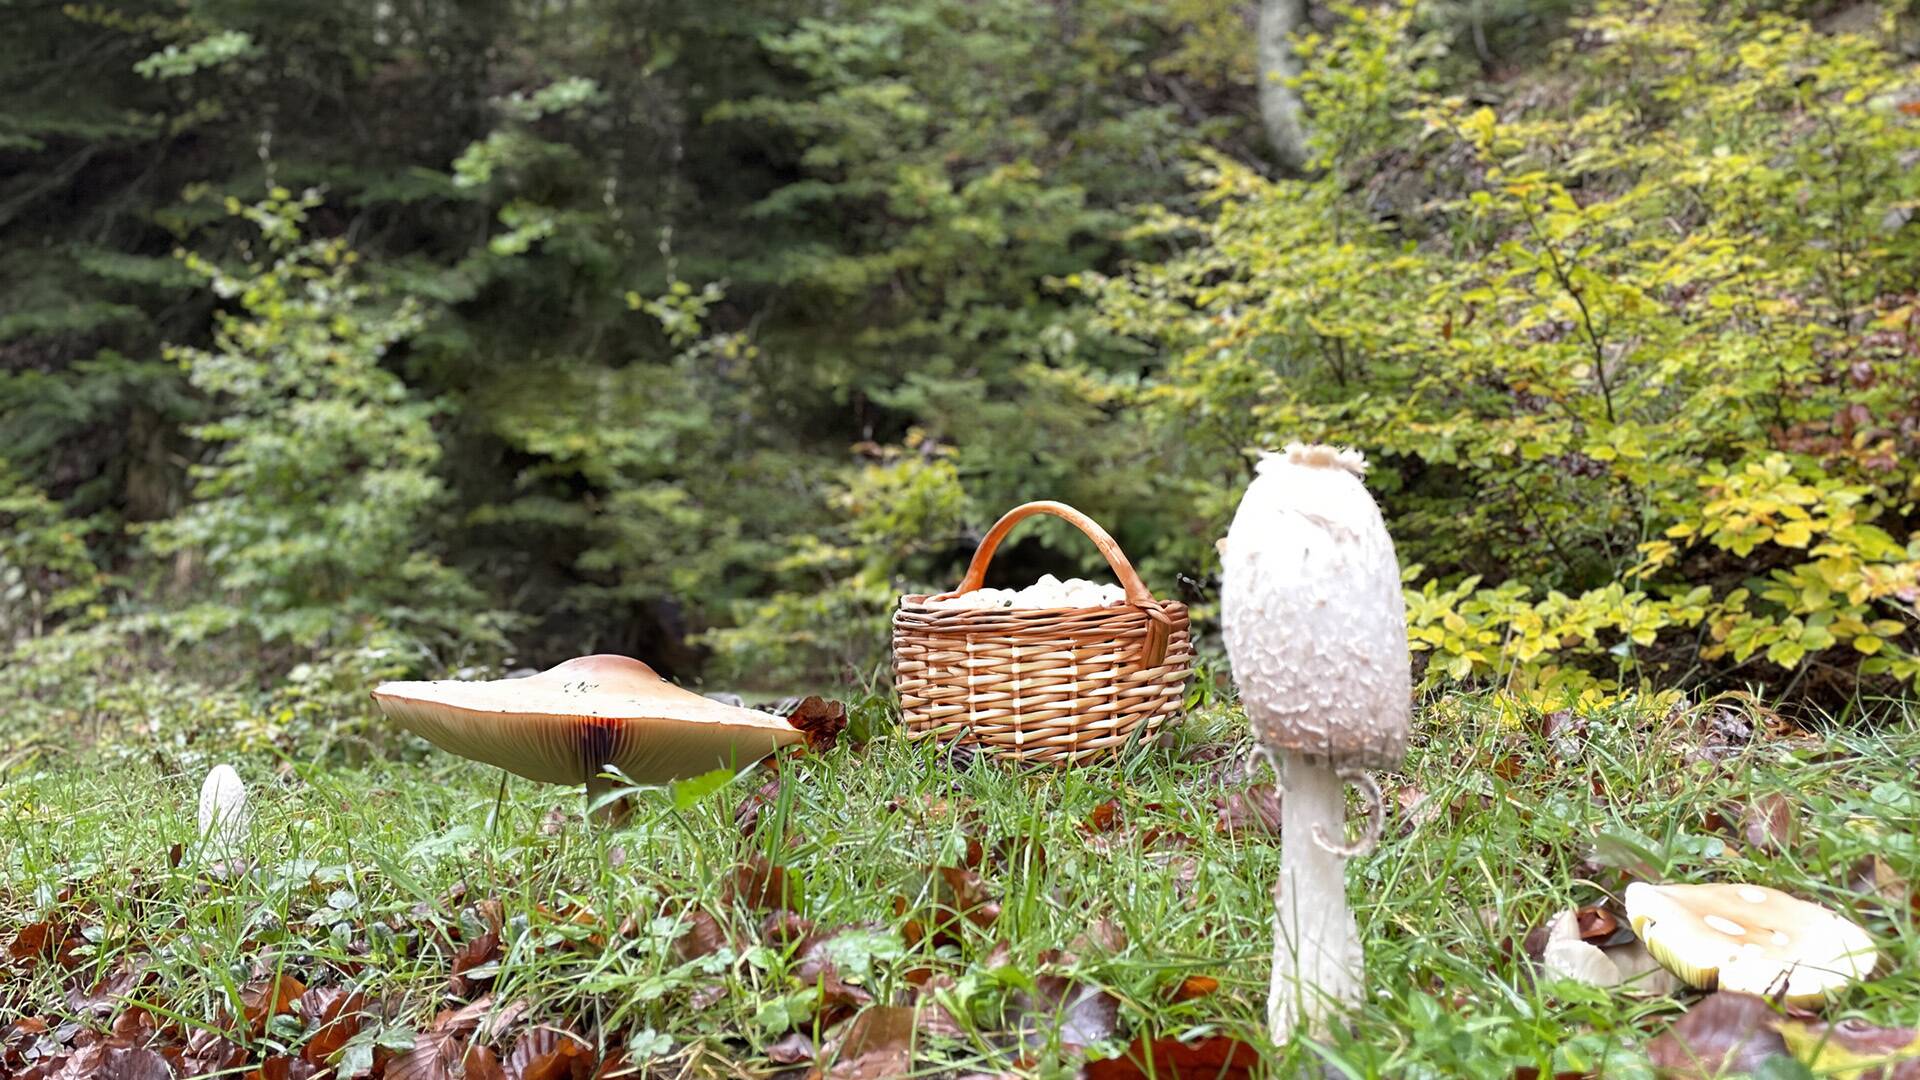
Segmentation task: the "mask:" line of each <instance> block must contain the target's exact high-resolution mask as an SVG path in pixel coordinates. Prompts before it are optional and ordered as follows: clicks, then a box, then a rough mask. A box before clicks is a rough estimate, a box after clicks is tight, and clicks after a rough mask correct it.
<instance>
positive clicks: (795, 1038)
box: [767, 1031, 816, 1065]
mask: <svg viewBox="0 0 1920 1080" xmlns="http://www.w3.org/2000/svg"><path fill="white" fill-rule="evenodd" d="M815 1053H816V1051H815V1050H814V1047H813V1040H812V1039H809V1038H807V1036H806V1035H805V1034H804V1033H802V1032H798V1031H791V1032H788V1033H787V1034H786V1036H785V1037H783V1038H782V1039H781V1040H780V1041H779V1042H776V1043H774V1044H773V1045H772V1046H769V1047H767V1060H768V1061H771V1062H773V1063H774V1064H775V1065H798V1064H800V1063H802V1062H806V1061H812V1060H813V1059H814V1056H815Z"/></svg>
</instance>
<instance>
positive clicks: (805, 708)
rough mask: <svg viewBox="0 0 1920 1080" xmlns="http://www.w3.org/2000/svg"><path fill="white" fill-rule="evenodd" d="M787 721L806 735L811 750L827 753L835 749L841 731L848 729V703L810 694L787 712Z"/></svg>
mask: <svg viewBox="0 0 1920 1080" xmlns="http://www.w3.org/2000/svg"><path fill="white" fill-rule="evenodd" d="M787 723H789V724H792V725H793V726H794V727H796V728H799V729H800V731H801V733H802V734H804V735H806V737H807V749H808V750H809V751H812V752H813V753H816V754H820V753H825V752H826V751H828V750H831V749H833V747H834V744H836V743H837V742H839V741H840V733H841V732H843V731H845V730H846V729H847V703H846V702H844V701H829V700H827V699H826V698H822V697H820V696H818V695H813V696H809V697H807V698H806V699H804V700H803V701H801V702H800V704H799V705H796V706H794V709H793V711H792V712H791V713H788V714H787Z"/></svg>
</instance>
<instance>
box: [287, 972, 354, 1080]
mask: <svg viewBox="0 0 1920 1080" xmlns="http://www.w3.org/2000/svg"><path fill="white" fill-rule="evenodd" d="M294 1006H295V1011H296V1012H298V1013H299V1014H300V1015H301V1016H303V1017H305V1018H306V1020H307V1023H308V1025H309V1026H313V1025H318V1026H317V1027H316V1028H315V1030H314V1032H313V1034H312V1035H311V1036H309V1037H308V1039H307V1045H306V1046H304V1047H302V1048H301V1050H300V1056H301V1058H303V1059H305V1060H307V1061H310V1062H312V1063H313V1064H315V1065H324V1064H326V1063H327V1062H328V1061H331V1060H332V1059H333V1056H334V1055H335V1054H337V1053H339V1052H340V1050H341V1048H343V1047H345V1046H346V1045H347V1043H349V1042H351V1041H353V1037H354V1036H355V1035H358V1034H360V1027H361V1025H362V1023H363V1022H364V1020H365V1019H366V1017H365V1011H366V1007H367V999H366V995H364V994H361V993H358V992H348V991H345V990H338V989H323V990H309V991H307V992H306V993H305V994H303V995H301V997H300V1000H299V1001H297V1002H295V1003H294Z"/></svg>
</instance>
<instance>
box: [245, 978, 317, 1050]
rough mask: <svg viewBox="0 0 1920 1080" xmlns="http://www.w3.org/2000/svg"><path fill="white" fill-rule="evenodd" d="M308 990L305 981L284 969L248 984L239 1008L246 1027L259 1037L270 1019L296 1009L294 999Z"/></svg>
mask: <svg viewBox="0 0 1920 1080" xmlns="http://www.w3.org/2000/svg"><path fill="white" fill-rule="evenodd" d="M306 992H307V987H306V984H305V983H302V982H301V981H300V980H299V979H296V978H294V977H293V976H291V975H287V974H284V973H283V974H280V975H275V976H273V977H272V978H270V979H267V980H266V981H264V982H257V983H250V984H248V985H247V986H246V987H244V988H243V989H242V990H241V991H240V1008H241V1013H242V1017H243V1018H244V1019H245V1021H246V1025H247V1031H248V1032H250V1033H251V1034H252V1035H253V1037H254V1038H259V1037H260V1033H261V1032H263V1031H265V1030H266V1029H267V1021H268V1020H271V1019H272V1018H274V1017H276V1016H285V1015H287V1014H289V1013H291V1012H293V1003H294V1002H295V1001H298V1000H299V999H300V995H302V994H304V993H306Z"/></svg>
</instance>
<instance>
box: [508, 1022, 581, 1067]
mask: <svg viewBox="0 0 1920 1080" xmlns="http://www.w3.org/2000/svg"><path fill="white" fill-rule="evenodd" d="M597 1064H599V1062H598V1061H597V1060H596V1059H595V1057H594V1053H593V1048H592V1047H590V1046H588V1045H587V1044H586V1043H585V1042H584V1041H582V1040H581V1039H580V1038H579V1036H576V1035H574V1034H572V1033H571V1032H566V1031H561V1030H559V1029H558V1028H552V1027H546V1026H544V1025H543V1026H540V1027H534V1028H528V1029H527V1030H526V1031H525V1032H523V1033H522V1034H521V1036H520V1038H519V1039H518V1040H517V1041H516V1042H515V1043H514V1044H513V1052H512V1053H511V1054H508V1055H507V1061H506V1073H507V1077H508V1078H509V1080H569V1078H584V1077H586V1076H588V1075H589V1074H591V1073H592V1072H593V1067H594V1066H595V1065H597Z"/></svg>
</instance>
